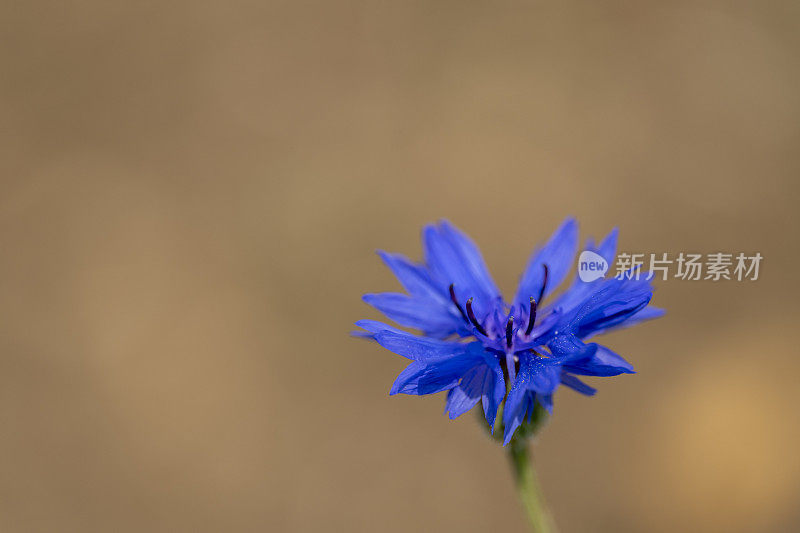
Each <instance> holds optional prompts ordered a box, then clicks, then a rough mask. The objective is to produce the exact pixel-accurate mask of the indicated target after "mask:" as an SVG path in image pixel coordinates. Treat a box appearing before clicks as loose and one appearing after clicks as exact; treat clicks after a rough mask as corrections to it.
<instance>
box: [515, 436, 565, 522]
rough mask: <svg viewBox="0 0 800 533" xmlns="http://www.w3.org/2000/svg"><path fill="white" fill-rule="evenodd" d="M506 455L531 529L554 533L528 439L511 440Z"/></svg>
mask: <svg viewBox="0 0 800 533" xmlns="http://www.w3.org/2000/svg"><path fill="white" fill-rule="evenodd" d="M508 455H509V458H510V459H511V465H512V467H513V469H514V478H515V480H516V482H517V491H518V492H519V497H520V499H521V500H522V504H523V505H524V506H525V511H526V513H527V514H528V520H529V521H530V524H531V529H532V531H534V532H535V533H555V531H556V527H555V523H554V522H553V518H552V516H551V515H550V511H548V509H547V505H546V504H545V501H544V496H543V495H542V489H541V487H540V486H539V481H538V479H537V478H536V472H535V471H534V468H533V459H532V458H531V452H530V448H529V443H528V439H526V438H523V439H516V438H515V439H512V441H511V442H510V443H509V444H508Z"/></svg>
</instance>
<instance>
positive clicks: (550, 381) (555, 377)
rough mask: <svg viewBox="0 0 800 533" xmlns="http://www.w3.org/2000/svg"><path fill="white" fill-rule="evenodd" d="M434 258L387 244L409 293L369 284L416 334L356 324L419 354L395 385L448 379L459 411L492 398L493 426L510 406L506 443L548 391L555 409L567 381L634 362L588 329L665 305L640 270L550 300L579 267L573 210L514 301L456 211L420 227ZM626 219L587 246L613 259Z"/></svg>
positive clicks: (488, 413)
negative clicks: (418, 259)
mask: <svg viewBox="0 0 800 533" xmlns="http://www.w3.org/2000/svg"><path fill="white" fill-rule="evenodd" d="M422 237H423V248H424V255H425V259H424V262H423V263H422V264H417V263H414V262H412V261H410V260H409V259H407V258H405V257H404V256H402V255H397V254H389V253H385V252H378V253H379V255H380V256H381V258H382V259H383V261H384V262H385V263H386V265H387V266H388V267H389V268H390V269H391V270H392V272H393V273H394V274H395V276H397V278H398V279H399V280H400V283H401V284H402V285H403V287H404V288H405V289H406V291H407V294H400V293H380V294H366V295H364V301H365V302H367V303H368V304H370V305H372V306H373V307H375V308H376V309H378V310H379V311H381V312H382V313H384V314H385V315H386V316H387V317H389V318H390V319H391V320H393V321H395V322H396V323H398V324H399V325H401V326H405V327H409V328H413V329H417V330H420V331H421V332H422V333H423V335H414V334H411V333H407V332H405V331H402V330H400V329H397V328H394V327H391V326H388V325H386V324H383V323H381V322H377V321H373V320H361V321H358V322H356V325H357V326H359V327H360V328H362V329H363V330H364V331H361V332H357V333H356V334H357V335H359V336H362V337H366V338H369V339H372V340H374V341H376V342H377V343H378V344H380V345H381V346H383V347H384V348H386V349H388V350H390V351H392V352H394V353H397V354H399V355H402V356H403V357H406V358H408V359H410V360H411V363H410V364H409V365H408V367H406V369H405V370H403V371H402V372H401V373H400V375H399V376H398V377H397V379H396V380H395V382H394V384H393V385H392V388H391V391H390V394H399V393H403V394H416V395H422V394H433V393H436V392H443V391H447V402H446V406H445V413H447V414H448V415H449V417H450V418H451V419H453V418H456V417H458V416H460V415H462V414H464V413H466V412H467V411H469V410H470V409H472V408H473V407H474V406H475V404H477V403H478V401H481V402H482V404H483V410H484V415H485V417H486V421H487V422H488V424H489V425H490V426H491V428H492V431H494V424H495V418H496V417H497V411H498V409H499V407H500V405H501V404H502V403H503V401H505V404H504V408H503V425H504V428H505V433H504V444H508V442H509V441H510V440H511V438H512V437H513V435H514V432H515V431H516V429H517V428H518V427H519V426H520V424H522V423H523V422H524V421H525V419H526V418H527V419H529V420H530V417H531V416H532V415H533V411H534V407H535V405H536V404H537V403H538V404H540V405H541V406H542V407H544V408H545V409H547V411H548V412H551V413H552V409H553V394H554V393H555V391H556V389H557V388H558V387H559V386H560V385H565V386H566V387H569V388H571V389H574V390H576V391H577V392H579V393H582V394H585V395H589V396H591V395H593V394H594V393H595V392H596V389H594V388H592V387H590V386H589V385H587V384H585V383H584V382H583V381H581V380H580V379H579V378H578V377H577V376H615V375H619V374H624V373H633V367H632V366H631V364H630V363H628V362H627V361H626V360H625V359H623V358H622V357H621V356H619V355H617V354H616V353H614V352H613V351H611V350H610V349H609V348H607V347H605V346H603V345H601V344H597V343H594V342H589V343H587V342H585V341H587V340H588V339H589V338H591V337H593V336H595V335H597V334H601V333H605V332H607V331H610V330H613V329H616V328H620V327H625V326H629V325H632V324H635V323H638V322H641V321H643V320H647V319H651V318H656V317H658V316H660V315H661V314H663V311H662V310H660V309H655V308H652V307H648V304H649V303H650V299H651V298H652V295H653V289H652V286H651V285H650V282H649V280H648V279H647V277H648V276H639V277H640V279H627V278H624V279H618V278H615V277H605V278H600V279H597V280H595V281H591V282H583V281H581V280H580V279H579V278H578V277H577V275H576V276H575V279H574V280H573V281H572V282H571V283H570V285H569V286H568V287H567V288H566V289H565V290H564V291H563V292H562V293H561V294H559V295H558V296H556V297H555V298H553V299H552V302H551V303H549V304H547V305H544V304H543V302H545V300H546V299H547V298H548V296H550V295H552V294H553V293H554V291H555V290H556V289H557V288H558V287H559V285H561V283H562V282H563V281H564V279H565V278H566V277H567V275H568V274H569V271H570V269H571V268H572V264H573V260H574V257H575V253H576V251H577V246H578V224H577V222H576V221H575V220H574V219H572V218H569V219H567V220H566V221H564V223H563V224H562V225H561V227H559V228H558V229H557V230H556V232H555V233H554V234H553V236H552V237H551V238H550V240H549V241H548V242H547V243H546V244H545V245H544V246H542V247H540V248H539V249H538V250H536V251H535V252H534V253H533V255H532V256H531V258H530V260H529V261H528V265H527V268H526V269H525V272H524V273H523V275H522V278H521V280H520V284H519V288H518V289H517V292H516V295H515V296H514V299H513V300H512V301H511V302H510V303H507V302H506V301H505V300H504V299H503V297H502V295H501V294H500V291H499V290H498V289H497V286H496V285H495V283H494V281H493V280H492V278H491V276H490V274H489V271H488V269H487V268H486V265H485V263H484V261H483V258H482V257H481V254H480V251H479V250H478V248H477V246H475V244H474V243H473V242H472V241H471V240H470V239H469V238H468V237H467V236H466V235H465V234H464V233H462V232H460V231H459V230H458V229H456V228H455V227H454V226H452V225H451V224H450V223H449V222H447V221H440V222H439V223H438V224H435V225H429V226H426V227H425V228H424V230H423V232H422ZM616 246H617V230H616V229H614V230H612V231H611V233H609V235H608V236H607V237H606V238H605V239H604V240H603V241H602V242H601V243H600V244H599V245H595V244H594V242H593V241H591V240H589V241H588V242H587V243H586V246H585V249H586V250H591V251H593V252H595V253H597V254H598V255H600V256H601V257H603V258H604V259H605V260H606V261H607V263H608V264H609V265H611V264H613V262H614V254H615V253H616Z"/></svg>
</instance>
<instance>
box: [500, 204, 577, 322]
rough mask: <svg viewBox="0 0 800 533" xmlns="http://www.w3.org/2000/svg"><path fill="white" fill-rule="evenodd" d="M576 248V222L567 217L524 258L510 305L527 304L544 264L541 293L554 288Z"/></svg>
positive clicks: (539, 282)
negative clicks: (541, 245)
mask: <svg viewBox="0 0 800 533" xmlns="http://www.w3.org/2000/svg"><path fill="white" fill-rule="evenodd" d="M577 247H578V223H577V222H576V221H575V219H574V218H568V219H566V220H565V221H564V222H563V223H562V224H561V227H559V228H558V229H557V230H556V232H555V233H554V234H553V236H552V237H550V240H549V241H548V242H547V244H545V245H544V247H542V248H541V249H539V250H538V251H536V252H534V254H533V255H532V256H531V258H530V259H529V260H528V266H527V268H526V269H525V272H524V273H523V275H522V279H521V280H520V282H519V289H517V295H516V297H515V298H514V307H515V308H517V309H520V310H523V311H524V310H525V309H526V308H527V306H528V305H529V303H530V297H531V296H533V297H534V298H536V297H538V295H539V291H540V290H541V288H542V284H543V283H544V265H547V268H548V279H547V287H546V290H545V296H547V295H548V294H550V293H551V292H552V291H553V290H554V289H555V288H556V287H558V286H559V285H560V284H561V282H562V281H564V277H565V276H566V275H567V273H568V272H569V270H570V268H571V267H572V260H573V258H574V257H575V251H576V249H577ZM539 303H540V304H541V302H539Z"/></svg>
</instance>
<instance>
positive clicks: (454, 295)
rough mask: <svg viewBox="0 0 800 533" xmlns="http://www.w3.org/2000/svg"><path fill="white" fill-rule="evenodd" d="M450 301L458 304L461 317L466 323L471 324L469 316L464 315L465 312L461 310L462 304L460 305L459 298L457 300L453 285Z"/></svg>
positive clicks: (451, 285) (451, 286)
mask: <svg viewBox="0 0 800 533" xmlns="http://www.w3.org/2000/svg"><path fill="white" fill-rule="evenodd" d="M450 299H451V300H453V303H454V304H456V307H457V308H458V312H459V313H461V316H462V317H463V318H464V322H469V319H468V318H467V315H465V314H464V310H463V309H461V304H459V303H458V298H456V290H455V287H453V284H452V283H451V284H450Z"/></svg>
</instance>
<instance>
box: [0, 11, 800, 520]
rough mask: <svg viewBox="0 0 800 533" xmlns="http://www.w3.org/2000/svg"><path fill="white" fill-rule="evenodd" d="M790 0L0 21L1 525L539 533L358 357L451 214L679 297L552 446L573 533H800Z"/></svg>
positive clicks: (494, 245) (454, 439)
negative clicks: (722, 275) (567, 236)
mask: <svg viewBox="0 0 800 533" xmlns="http://www.w3.org/2000/svg"><path fill="white" fill-rule="evenodd" d="M798 11H799V10H798V4H797V3H796V2H791V1H786V2H751V3H747V2H721V1H720V2H669V3H664V2H634V1H629V2H624V1H623V2H588V1H587V2H513V3H508V4H501V3H497V2H493V3H491V4H490V3H478V2H438V1H437V2H431V1H426V2H414V3H412V2H339V3H333V2H302V3H297V2H265V1H258V2H238V1H237V2H224V3H223V2H219V3H215V4H214V3H205V2H202V3H201V2H183V3H163V2H129V3H112V2H99V1H85V2H68V3H65V2H51V3H46V2H15V1H9V2H4V3H3V4H2V6H1V7H0V25H2V30H1V33H0V35H1V36H2V43H3V46H2V49H0V54H1V55H2V71H3V74H2V79H1V81H0V119H1V120H2V129H0V139H1V141H2V142H0V150H2V152H1V153H0V169H2V174H0V175H1V176H2V195H1V197H0V246H2V253H1V254H0V457H2V459H0V469H2V475H0V530H1V531H3V532H11V533H16V532H51V531H54V532H62V531H63V532H73V531H74V532H105V531H125V532H128V531H130V532H134V531H135V532H140V531H209V532H210V531H409V530H411V531H417V530H422V531H431V530H444V531H487V530H490V529H491V530H495V529H497V530H502V531H521V530H523V528H524V527H525V525H524V522H523V514H522V511H521V509H520V507H519V505H518V503H517V500H516V496H515V494H514V492H513V490H512V485H511V482H510V476H509V472H508V469H507V465H506V462H505V457H504V455H503V452H502V451H501V450H500V449H499V448H498V447H497V445H496V444H495V443H493V442H491V441H489V440H488V439H486V438H484V436H483V434H482V433H481V430H480V428H479V427H478V425H477V424H476V423H475V420H474V417H473V416H465V417H463V418H462V419H459V420H457V421H455V422H448V421H447V419H446V418H445V417H443V416H442V415H441V411H442V409H443V405H444V403H443V398H440V397H432V398H415V397H407V396H402V397H392V398H389V397H388V396H387V392H388V390H389V386H390V384H391V383H392V381H393V379H394V377H395V376H396V374H397V373H398V372H399V371H400V370H401V368H402V367H403V366H404V361H403V360H402V358H400V357H398V356H394V355H392V354H390V353H388V352H386V351H384V350H381V349H379V348H378V347H377V346H375V345H371V344H369V343H365V342H360V341H357V340H354V339H352V338H350V337H349V336H348V332H349V331H350V330H351V329H352V322H354V321H355V320H357V319H359V318H365V317H370V318H375V317H377V316H378V315H377V313H375V312H374V311H372V310H370V309H369V308H368V307H367V306H366V305H365V304H363V303H361V301H360V295H361V294H362V293H363V292H373V291H380V290H396V288H397V287H398V285H397V284H396V283H395V282H394V281H393V280H392V277H391V275H390V274H389V272H388V271H387V270H386V269H385V268H384V267H383V266H382V265H381V264H380V262H379V260H378V258H377V257H376V256H375V255H374V253H373V252H374V250H375V249H376V248H383V249H387V250H392V251H399V252H404V253H407V254H409V255H411V256H412V257H420V254H421V252H420V245H419V242H418V235H419V230H420V228H421V226H422V225H423V224H424V223H426V222H429V221H433V220H436V219H438V218H440V217H447V218H449V219H451V220H452V221H453V222H455V223H456V224H457V225H459V226H461V227H462V228H463V229H465V230H466V231H467V232H469V233H470V234H471V235H472V236H473V237H474V238H475V240H476V241H477V242H478V243H479V244H480V245H481V247H482V249H483V251H484V254H485V256H486V259H487V262H488V263H489V265H490V267H491V269H492V271H493V273H494V275H495V278H496V279H497V280H498V283H499V284H500V285H501V287H502V288H503V289H504V290H505V291H507V292H510V291H512V290H513V287H514V284H515V283H516V280H517V276H518V275H519V272H520V270H521V268H522V266H523V264H524V262H525V259H526V257H527V255H528V253H529V252H530V251H531V249H532V248H533V246H534V245H535V243H536V242H537V241H539V240H541V239H543V238H545V237H546V236H548V235H549V233H550V232H551V231H552V230H553V229H554V228H555V227H556V225H557V224H558V223H559V222H560V220H561V219H562V218H563V217H564V216H565V215H567V214H574V215H576V216H578V217H579V218H580V220H581V223H582V228H583V233H584V236H585V235H589V234H592V235H596V236H599V235H602V234H604V233H605V232H606V231H608V230H609V229H610V228H611V227H612V226H614V225H619V226H620V228H621V248H622V249H623V250H627V251H635V252H673V253H675V252H679V251H695V252H703V253H708V252H716V251H720V250H722V251H730V252H740V251H744V252H755V251H759V252H761V253H762V254H763V255H764V262H763V264H762V271H761V279H760V280H759V281H757V282H754V283H753V282H751V283H746V282H742V283H738V282H723V283H716V284H714V283H710V282H709V283H705V282H682V281H676V280H671V281H668V282H664V283H661V284H659V289H658V291H657V295H656V304H658V305H659V306H662V307H665V308H667V309H668V311H669V314H668V315H667V317H666V318H664V319H662V320H660V321H656V322H653V323H649V324H645V325H642V326H640V327H637V328H635V329H632V330H628V331H626V332H624V333H621V334H614V336H613V338H609V339H608V343H609V344H610V345H611V346H612V347H614V348H615V349H617V350H618V351H620V352H621V353H622V354H624V355H625V356H627V357H628V358H629V359H630V360H631V361H633V362H634V364H635V365H636V367H637V370H638V371H639V373H638V374H637V375H635V376H624V377H620V378H616V379H608V380H600V379H595V380H593V381H592V384H594V385H597V386H599V388H600V392H599V394H598V395H597V397H595V398H593V399H587V398H584V397H580V396H578V395H577V394H575V393H573V392H571V391H566V390H562V391H560V393H559V394H558V397H557V400H556V417H555V419H554V420H553V421H552V423H551V424H550V425H549V427H548V428H547V430H546V431H545V433H544V435H543V438H542V439H541V442H540V443H539V444H538V445H537V447H536V451H535V453H536V456H537V460H538V462H539V465H540V471H541V477H542V481H543V484H544V486H545V488H546V491H547V495H548V497H549V500H550V501H551V504H552V506H553V508H554V511H555V514H556V516H557V519H558V522H559V524H560V526H561V529H562V530H563V531H564V532H572V531H576V532H580V531H726V532H731V531H733V532H738V531H790V530H797V529H798V528H800V511H798V505H797V504H798V494H799V493H800V457H799V456H798V453H797V450H798V445H800V431H799V430H798V417H797V412H796V409H797V405H798V401H799V400H800V393H799V392H798V391H799V389H800V388H799V387H798V375H799V374H798V373H800V359H799V358H798V350H797V342H798V341H797V339H796V328H797V323H798V318H799V316H798V315H799V313H798V305H797V303H796V297H797V296H798V285H799V282H798V275H797V268H796V265H797V262H798V261H800V250H799V249H798V236H799V232H798V230H799V229H800V227H799V226H800V216H798V213H797V200H798V191H799V190H800V186H799V185H798V170H800V168H799V167H800V156H798V140H800V139H799V137H800V135H798V133H800V128H799V127H798V125H799V124H800V122H799V121H798V114H799V113H800V100H799V99H798V94H800V93H799V92H798V81H800V69H798V50H799V46H798V45H800V38H799V37H798V36H799V35H800V34H799V33H798V31H797V28H798V23H799V22H800V12H798Z"/></svg>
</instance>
